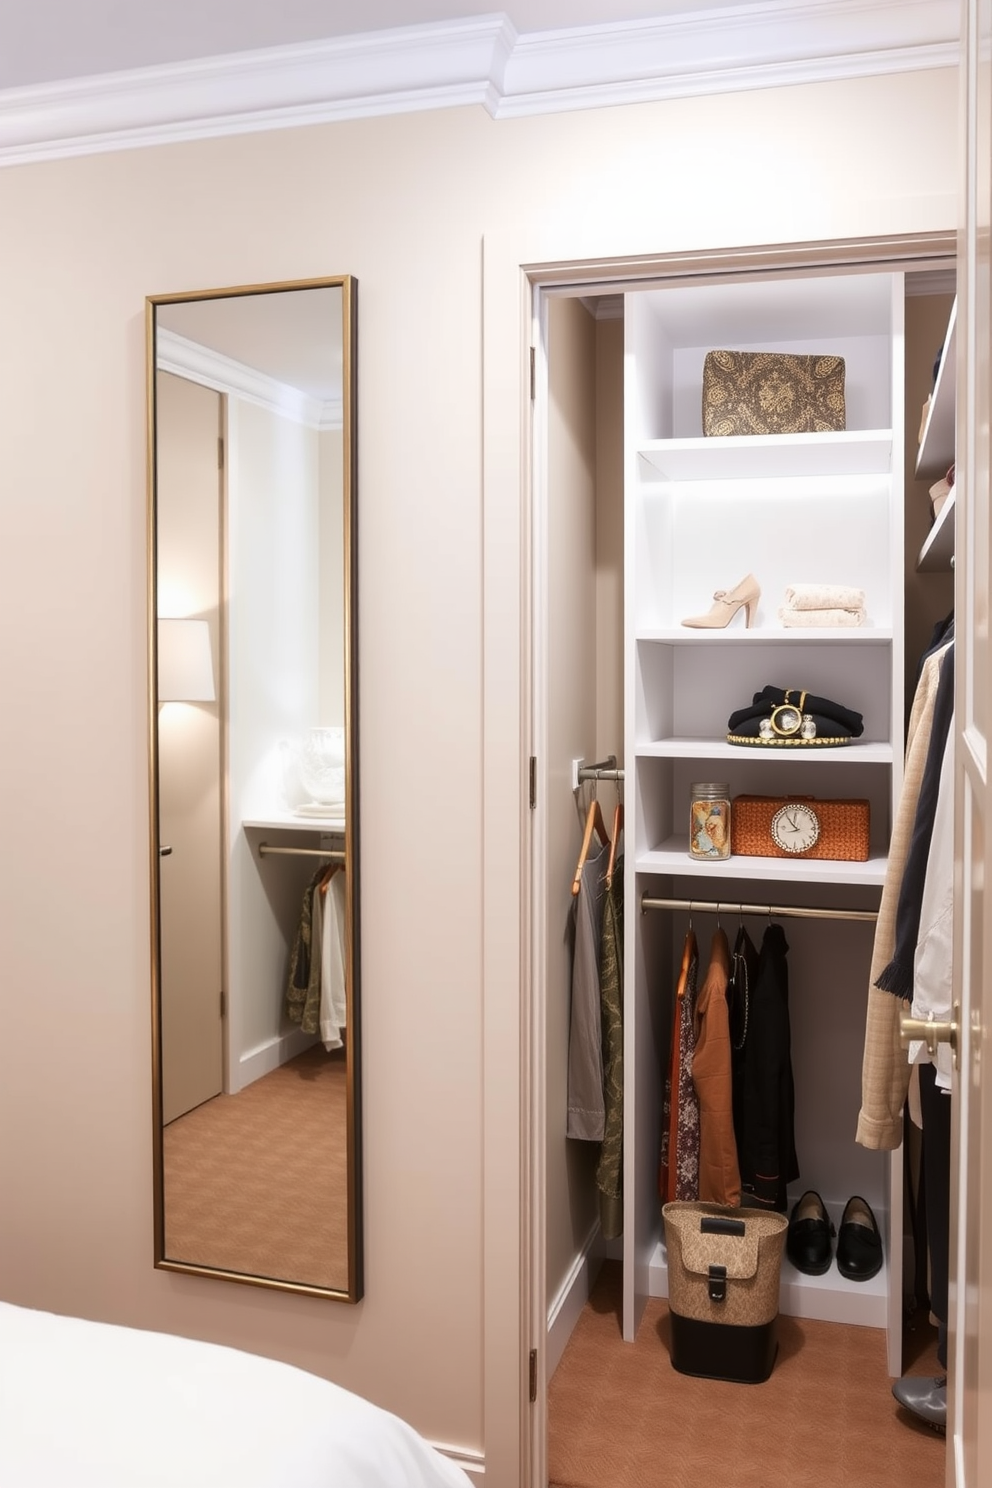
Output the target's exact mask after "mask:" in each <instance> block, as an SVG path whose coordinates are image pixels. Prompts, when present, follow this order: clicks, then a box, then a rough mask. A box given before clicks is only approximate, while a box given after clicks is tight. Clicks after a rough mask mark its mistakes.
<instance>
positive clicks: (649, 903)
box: [641, 894, 878, 922]
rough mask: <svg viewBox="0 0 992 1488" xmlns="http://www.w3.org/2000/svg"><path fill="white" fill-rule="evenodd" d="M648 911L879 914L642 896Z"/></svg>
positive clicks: (813, 916) (815, 916)
mask: <svg viewBox="0 0 992 1488" xmlns="http://www.w3.org/2000/svg"><path fill="white" fill-rule="evenodd" d="M647 909H685V910H688V912H689V914H690V915H692V914H695V912H696V910H699V912H700V914H728V915H729V914H735V915H761V916H762V918H764V917H765V916H767V917H768V918H769V919H773V920H779V919H793V920H865V921H869V922H874V921H875V920H877V919H878V913H877V911H876V910H874V909H802V908H799V907H797V906H795V905H791V906H790V905H786V904H728V903H725V902H724V901H723V900H722V899H721V900H719V901H716V902H712V901H708V900H705V899H652V898H650V897H649V896H648V895H647V894H642V896H641V911H642V912H643V911H644V910H647Z"/></svg>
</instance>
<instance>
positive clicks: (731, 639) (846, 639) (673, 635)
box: [637, 501, 950, 646]
mask: <svg viewBox="0 0 992 1488" xmlns="http://www.w3.org/2000/svg"><path fill="white" fill-rule="evenodd" d="M947 504H948V506H949V505H950V502H949V501H948V503H947ZM945 510H946V508H945ZM943 515H944V512H943V511H942V512H941V516H943ZM637 639H638V641H660V642H664V643H665V645H669V646H670V645H682V646H727V645H730V646H767V645H772V644H774V645H776V646H780V645H781V644H782V642H783V641H786V642H787V643H788V644H789V645H790V646H791V645H795V646H805V645H808V644H809V643H810V642H811V641H812V642H816V641H829V642H831V644H833V645H836V644H837V643H838V642H841V643H843V644H844V645H854V646H857V645H861V646H864V645H870V644H871V643H872V642H876V643H879V642H881V643H888V642H890V641H891V640H892V627H891V625H851V626H842V625H823V626H819V625H818V626H812V625H811V626H806V627H803V628H799V627H798V626H797V627H795V628H793V627H791V626H785V625H758V626H755V627H754V628H753V629H751V630H747V629H746V628H745V627H744V626H743V625H740V624H738V625H730V626H728V627H727V628H726V630H693V629H691V628H690V627H688V626H684V625H658V626H649V625H645V626H641V627H640V628H639V629H638V631H637Z"/></svg>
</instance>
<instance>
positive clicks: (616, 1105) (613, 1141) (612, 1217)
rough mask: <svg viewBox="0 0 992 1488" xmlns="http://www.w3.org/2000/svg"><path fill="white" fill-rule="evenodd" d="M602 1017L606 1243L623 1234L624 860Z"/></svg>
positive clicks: (608, 936)
mask: <svg viewBox="0 0 992 1488" xmlns="http://www.w3.org/2000/svg"><path fill="white" fill-rule="evenodd" d="M599 986H600V1000H601V1006H602V1013H603V1099H604V1105H605V1120H604V1134H603V1145H602V1147H601V1148H600V1151H599V1162H598V1164H597V1167H596V1185H597V1187H598V1188H599V1219H600V1224H601V1225H602V1228H603V1234H604V1236H605V1238H606V1239H607V1240H613V1239H616V1237H617V1236H618V1235H621V1234H622V1233H623V859H622V858H618V859H617V861H616V863H615V865H614V869H613V882H612V883H611V885H610V887H609V888H608V889H607V891H606V894H605V896H604V898H603V934H602V939H601V941H600V948H599Z"/></svg>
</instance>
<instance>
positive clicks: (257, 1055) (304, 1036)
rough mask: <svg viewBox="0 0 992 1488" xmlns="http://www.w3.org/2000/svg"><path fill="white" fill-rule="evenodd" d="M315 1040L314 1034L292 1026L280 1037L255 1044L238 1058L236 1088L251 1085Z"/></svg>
mask: <svg viewBox="0 0 992 1488" xmlns="http://www.w3.org/2000/svg"><path fill="white" fill-rule="evenodd" d="M316 1042H317V1036H316V1034H313V1033H302V1032H301V1031H300V1029H298V1028H294V1029H293V1031H292V1032H291V1033H285V1034H283V1035H282V1036H281V1037H280V1036H278V1035H277V1036H276V1037H275V1038H271V1039H267V1040H266V1041H265V1043H264V1044H257V1045H256V1047H255V1048H254V1049H249V1050H248V1052H247V1053H245V1054H242V1056H241V1058H240V1059H239V1060H238V1068H237V1081H238V1090H244V1089H245V1087H246V1086H247V1085H253V1084H254V1083H255V1081H256V1080H260V1079H261V1078H262V1076H263V1075H267V1074H269V1073H270V1072H271V1071H272V1070H274V1069H278V1068H279V1066H280V1065H281V1064H285V1063H286V1062H287V1060H290V1059H295V1058H296V1056H297V1054H302V1053H303V1052H304V1051H305V1050H307V1049H309V1048H310V1047H311V1045H313V1044H315V1043H316ZM238 1090H232V1091H231V1094H232V1095H237V1093H238Z"/></svg>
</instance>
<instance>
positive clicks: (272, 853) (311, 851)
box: [258, 842, 345, 863]
mask: <svg viewBox="0 0 992 1488" xmlns="http://www.w3.org/2000/svg"><path fill="white" fill-rule="evenodd" d="M258 856H259V857H260V858H274V857H277V856H282V857H287V858H330V859H331V861H332V862H334V863H343V862H344V861H345V854H344V853H343V852H342V851H341V850H340V849H339V848H331V847H270V846H269V844H268V843H267V842H260V843H259V844H258Z"/></svg>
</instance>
